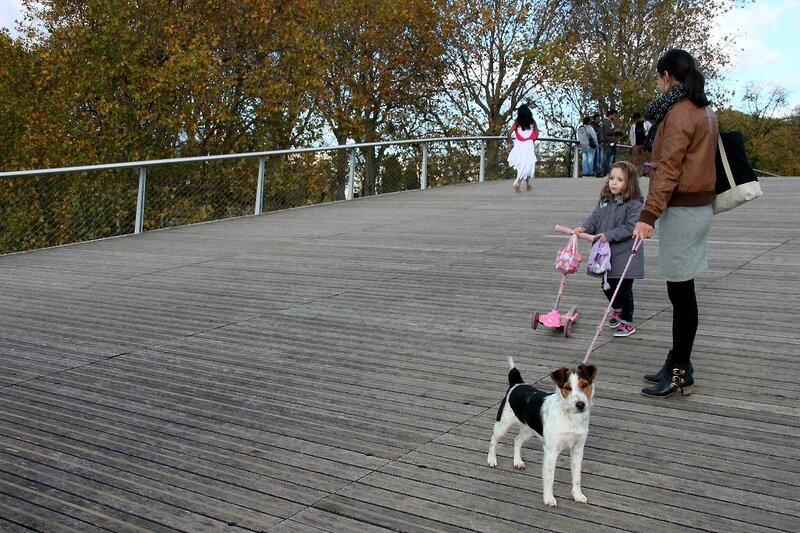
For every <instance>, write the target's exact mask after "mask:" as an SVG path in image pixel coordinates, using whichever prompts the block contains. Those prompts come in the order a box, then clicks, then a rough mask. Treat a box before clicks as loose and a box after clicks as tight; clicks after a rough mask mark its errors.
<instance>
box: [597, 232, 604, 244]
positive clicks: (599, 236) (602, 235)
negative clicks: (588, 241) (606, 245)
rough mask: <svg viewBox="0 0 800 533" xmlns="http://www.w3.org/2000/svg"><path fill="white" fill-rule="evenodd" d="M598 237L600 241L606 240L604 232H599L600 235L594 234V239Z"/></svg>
mask: <svg viewBox="0 0 800 533" xmlns="http://www.w3.org/2000/svg"><path fill="white" fill-rule="evenodd" d="M597 239H600V242H606V234H605V233H601V234H600V235H595V240H597Z"/></svg>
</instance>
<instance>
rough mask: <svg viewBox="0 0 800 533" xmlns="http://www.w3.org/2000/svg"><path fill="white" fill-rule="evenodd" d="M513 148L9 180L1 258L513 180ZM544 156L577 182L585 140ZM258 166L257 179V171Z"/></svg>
mask: <svg viewBox="0 0 800 533" xmlns="http://www.w3.org/2000/svg"><path fill="white" fill-rule="evenodd" d="M505 142H506V138H505V137H498V136H474V137H442V138H425V139H411V140H400V141H391V142H376V143H361V144H350V145H340V146H327V147H309V148H297V149H289V150H272V151H265V152H251V153H243V154H225V155H208V156H198V157H178V158H173V159H159V160H151V161H133V162H126V163H115V164H102V165H91V166H79V167H64V168H51V169H39V170H25V171H17V172H1V173H0V254H4V253H9V252H16V251H22V250H29V249H34V248H41V247H46V246H54V245H61V244H68V243H73V242H81V241H86V240H92V239H98V238H104V237H111V236H118V235H125V234H130V233H131V232H132V233H134V234H138V233H142V232H144V231H147V230H153V229H162V228H167V227H173V226H179V225H183V224H190V223H196V222H204V221H209V220H220V219H225V218H232V217H237V216H245V215H250V214H256V215H258V214H261V213H263V212H265V211H273V210H277V209H285V208H289V207H297V206H301V205H311V204H317V203H324V202H328V201H334V200H352V199H353V198H355V197H357V196H370V195H376V194H385V193H388V192H395V191H401V190H410V189H428V188H431V187H438V186H443V185H448V184H452V183H463V182H474V181H478V182H483V181H486V180H496V179H508V178H513V177H514V176H515V172H514V170H513V169H511V168H510V167H509V166H508V164H507V163H506V155H507V152H508V149H507V147H506V146H505ZM537 151H538V158H539V161H538V162H537V175H538V176H550V177H567V176H572V177H577V176H578V172H579V165H580V147H579V145H578V143H577V141H574V140H570V139H557V138H540V139H539V142H538V150H537ZM254 159H255V160H257V161H258V170H257V171H255V169H253V168H252V167H250V164H251V163H250V162H251V161H252V160H254ZM131 170H133V171H134V173H130V171H131ZM133 176H135V181H134V180H132V179H131V178H132V177H133ZM133 206H135V208H134V207H133ZM248 206H249V207H248Z"/></svg>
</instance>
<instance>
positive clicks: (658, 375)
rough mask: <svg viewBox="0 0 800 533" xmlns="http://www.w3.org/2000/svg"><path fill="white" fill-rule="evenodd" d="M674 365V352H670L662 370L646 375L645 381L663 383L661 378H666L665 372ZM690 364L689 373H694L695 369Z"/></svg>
mask: <svg viewBox="0 0 800 533" xmlns="http://www.w3.org/2000/svg"><path fill="white" fill-rule="evenodd" d="M671 364H672V350H670V351H669V353H668V354H667V358H666V359H665V360H664V365H663V366H662V367H661V370H659V371H658V372H656V373H655V374H645V375H644V380H645V381H649V382H650V383H658V382H659V381H661V378H662V377H664V372H668V371H669V369H670V365H671ZM688 364H689V372H694V368H692V363H691V362H690V363H688Z"/></svg>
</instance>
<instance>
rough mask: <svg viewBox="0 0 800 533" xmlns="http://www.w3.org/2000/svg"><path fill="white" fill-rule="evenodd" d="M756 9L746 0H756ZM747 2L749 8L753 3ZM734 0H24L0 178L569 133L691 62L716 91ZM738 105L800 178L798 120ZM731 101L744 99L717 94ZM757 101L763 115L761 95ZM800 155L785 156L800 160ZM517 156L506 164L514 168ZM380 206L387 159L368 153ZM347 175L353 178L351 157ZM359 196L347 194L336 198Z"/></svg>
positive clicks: (766, 145) (4, 87)
mask: <svg viewBox="0 0 800 533" xmlns="http://www.w3.org/2000/svg"><path fill="white" fill-rule="evenodd" d="M745 1H747V0H745ZM739 3H741V0H740V2H739ZM735 4H736V2H730V1H727V0H684V1H681V2H674V1H670V0H625V1H622V2H620V1H618V0H614V1H612V0H593V1H591V2H590V1H588V0H570V1H564V0H532V1H531V0H461V1H459V2H456V1H454V0H404V1H403V2H396V1H391V0H336V1H334V0H314V1H311V0H239V1H237V2H220V1H219V0H147V1H144V0H83V1H81V2H74V1H72V0H23V7H24V10H25V11H24V12H25V16H24V19H23V20H22V21H21V22H20V25H19V28H18V30H19V32H20V36H19V37H17V38H11V36H10V35H9V34H8V32H7V31H0V59H2V61H0V138H2V139H3V143H0V170H4V171H6V170H21V169H30V168H46V167H61V166H77V165H90V164H98V163H112V162H119V161H131V160H144V159H161V158H170V157H176V156H179V155H180V156H193V155H205V154H212V153H219V154H222V153H233V152H250V151H262V150H272V149H285V148H292V147H297V146H307V145H314V144H317V143H319V141H320V140H321V139H323V138H331V137H332V138H335V139H336V142H337V143H339V144H345V143H347V142H354V143H359V142H375V141H380V140H388V139H398V138H413V137H421V136H428V135H430V136H439V135H441V136H459V135H498V134H502V133H504V132H505V130H506V129H507V128H508V125H509V124H510V122H511V121H512V120H513V114H514V111H515V109H516V108H517V107H518V106H519V105H520V104H521V103H523V102H524V103H527V104H528V105H529V106H531V108H532V109H533V110H534V113H535V116H536V118H537V121H538V122H539V123H540V124H542V125H543V126H544V127H546V128H547V130H548V131H549V132H551V133H552V134H553V135H559V136H569V137H572V136H573V135H574V131H575V128H576V127H577V125H578V123H579V120H580V117H581V116H583V115H586V114H592V113H594V112H600V113H601V114H602V113H605V111H607V110H608V109H611V108H615V109H618V110H619V111H620V115H621V124H620V125H621V126H623V127H624V126H626V125H627V119H628V118H629V117H630V116H631V115H632V114H633V113H634V112H636V111H641V110H642V109H643V107H644V106H645V104H646V103H647V102H648V101H650V100H652V99H653V98H655V97H656V96H657V93H656V88H655V82H654V78H653V73H654V72H655V63H656V61H657V60H658V58H659V57H660V56H661V54H663V52H664V51H666V50H667V49H669V48H672V47H681V48H685V49H687V50H688V51H690V52H691V53H692V54H693V55H694V56H695V57H696V58H697V60H698V63H699V65H700V66H701V69H702V70H703V72H704V74H705V75H706V77H707V79H709V80H714V79H718V78H719V77H720V72H722V71H724V69H725V67H726V66H727V65H728V62H729V56H728V54H727V52H726V50H728V49H730V47H731V46H732V45H733V42H732V40H731V38H726V39H723V40H722V41H719V42H715V41H712V40H711V39H710V38H709V36H710V35H711V32H712V30H713V21H714V20H715V19H716V18H717V17H718V15H720V14H721V13H724V12H725V11H727V10H729V9H732V8H734V7H735ZM747 90H748V91H749V92H748V93H747V94H748V95H750V100H749V103H750V104H751V105H752V108H751V109H750V112H749V113H741V112H736V111H733V110H730V109H727V108H725V106H724V105H723V106H721V108H720V109H719V116H720V122H721V124H723V126H727V125H729V124H730V125H734V126H735V127H737V128H738V129H741V130H742V131H743V133H745V136H746V138H747V139H748V143H749V144H748V149H749V150H750V154H751V158H753V159H754V165H755V166H757V167H759V168H760V169H761V170H765V171H769V172H774V173H777V174H787V173H789V174H791V173H793V174H800V169H798V161H797V158H796V156H794V155H792V154H790V153H789V151H788V148H789V147H791V146H792V145H791V144H790V142H791V139H796V138H797V137H796V135H795V134H796V133H797V129H798V114H800V113H799V112H798V110H795V111H794V112H793V113H792V114H791V115H790V116H789V117H784V118H778V117H776V114H775V113H776V111H777V110H778V109H780V105H781V104H784V105H785V101H786V94H785V91H784V92H783V93H781V90H777V92H772V93H769V92H766V91H765V90H763V89H760V88H758V87H749V88H748V89H747ZM711 97H712V99H713V100H715V101H718V102H724V99H725V95H723V94H712V95H711ZM745 101H748V100H747V98H745ZM784 149H786V151H783V150H784ZM501 151H502V147H501V145H497V146H494V147H493V148H490V149H489V151H488V152H487V163H488V164H489V165H492V164H495V163H496V162H497V161H499V160H500V159H503V157H504V154H503V153H501ZM361 156H362V157H363V160H364V165H365V168H366V170H365V174H364V175H365V182H364V183H363V187H364V191H363V192H364V194H370V193H371V192H374V190H375V186H376V184H375V177H376V175H377V169H378V168H379V167H380V164H381V160H382V158H383V157H384V154H383V152H382V149H381V148H364V149H362V150H361ZM334 165H335V167H336V168H337V169H341V170H342V171H340V172H337V173H336V175H337V176H344V175H346V172H344V171H343V170H344V169H346V167H347V165H348V161H347V156H346V154H345V153H344V152H341V153H340V154H339V158H338V160H336V161H334ZM329 187H330V190H331V191H332V194H333V195H334V196H335V197H336V198H343V196H344V189H345V183H344V180H343V179H342V178H336V179H335V181H334V182H333V183H330V184H329Z"/></svg>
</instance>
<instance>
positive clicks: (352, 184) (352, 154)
mask: <svg viewBox="0 0 800 533" xmlns="http://www.w3.org/2000/svg"><path fill="white" fill-rule="evenodd" d="M347 183H348V185H347V190H348V191H349V192H348V193H347V195H346V196H345V198H347V199H348V200H352V199H353V198H355V195H356V191H355V186H356V149H355V148H350V178H349V180H348V182H347Z"/></svg>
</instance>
